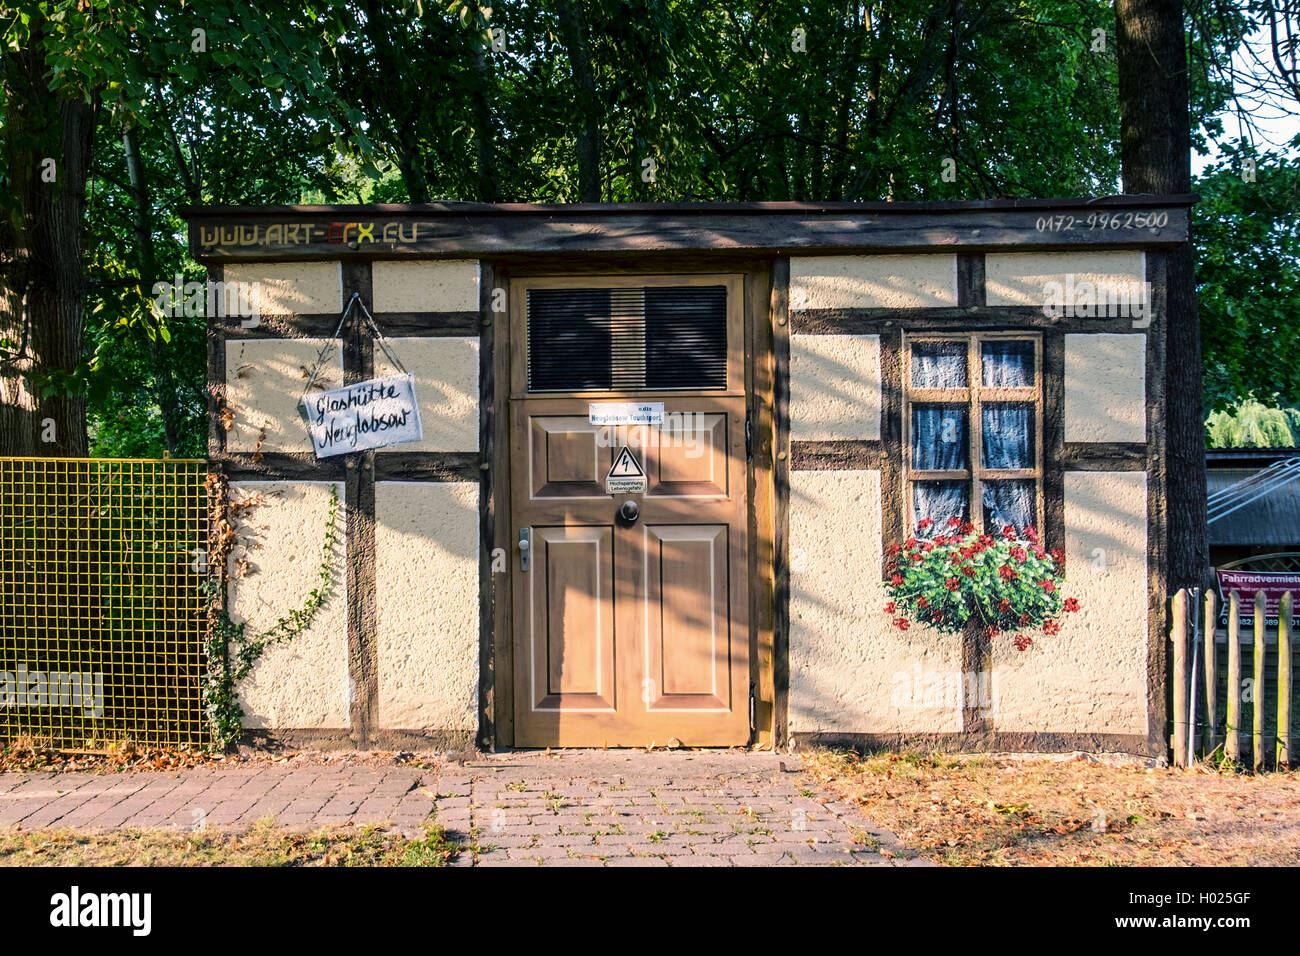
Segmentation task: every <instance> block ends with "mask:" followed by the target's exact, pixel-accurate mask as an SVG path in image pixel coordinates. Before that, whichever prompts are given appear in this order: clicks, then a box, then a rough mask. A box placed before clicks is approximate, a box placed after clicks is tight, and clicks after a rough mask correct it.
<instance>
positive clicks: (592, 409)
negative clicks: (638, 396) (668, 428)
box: [587, 402, 664, 425]
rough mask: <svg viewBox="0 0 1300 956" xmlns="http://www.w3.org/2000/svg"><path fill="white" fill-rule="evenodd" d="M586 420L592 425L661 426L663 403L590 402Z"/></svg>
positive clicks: (662, 421)
mask: <svg viewBox="0 0 1300 956" xmlns="http://www.w3.org/2000/svg"><path fill="white" fill-rule="evenodd" d="M587 420H588V421H589V422H590V423H591V424H592V425H662V424H663V423H664V403H663V402H591V403H589V404H588V405H587Z"/></svg>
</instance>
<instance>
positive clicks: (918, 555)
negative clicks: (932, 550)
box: [908, 551, 925, 564]
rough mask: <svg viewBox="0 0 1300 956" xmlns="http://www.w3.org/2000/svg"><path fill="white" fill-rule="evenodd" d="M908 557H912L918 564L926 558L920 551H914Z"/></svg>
mask: <svg viewBox="0 0 1300 956" xmlns="http://www.w3.org/2000/svg"><path fill="white" fill-rule="evenodd" d="M908 557H909V558H911V559H912V560H913V561H915V562H916V563H917V564H920V563H921V562H922V561H924V560H925V555H924V554H922V553H921V552H920V551H913V552H912V553H911V554H909V555H908Z"/></svg>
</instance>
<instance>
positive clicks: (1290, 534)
mask: <svg viewBox="0 0 1300 956" xmlns="http://www.w3.org/2000/svg"><path fill="white" fill-rule="evenodd" d="M1262 470H1263V469H1260V468H1215V467H1210V468H1209V469H1208V470H1207V471H1206V485H1207V488H1206V492H1207V494H1211V495H1212V494H1215V493H1216V492H1219V491H1222V490H1223V489H1224V488H1227V487H1228V486H1229V485H1232V484H1235V483H1236V482H1238V481H1241V480H1242V479H1243V478H1249V477H1250V476H1251V475H1254V474H1258V473H1259V472H1260V471H1262ZM1210 544H1212V545H1218V544H1223V545H1227V544H1234V545H1235V544H1240V545H1277V546H1279V550H1286V549H1291V548H1300V481H1293V482H1291V483H1290V484H1287V485H1284V486H1283V487H1281V488H1279V489H1277V490H1276V491H1274V492H1272V493H1271V494H1268V495H1265V496H1264V497H1262V498H1260V499H1259V500H1258V501H1253V502H1251V503H1250V504H1248V505H1246V506H1245V507H1244V508H1241V509H1239V510H1237V511H1234V512H1233V513H1232V514H1230V515H1227V516H1226V517H1224V518H1220V519H1219V520H1218V521H1215V522H1213V523H1212V524H1211V525H1210Z"/></svg>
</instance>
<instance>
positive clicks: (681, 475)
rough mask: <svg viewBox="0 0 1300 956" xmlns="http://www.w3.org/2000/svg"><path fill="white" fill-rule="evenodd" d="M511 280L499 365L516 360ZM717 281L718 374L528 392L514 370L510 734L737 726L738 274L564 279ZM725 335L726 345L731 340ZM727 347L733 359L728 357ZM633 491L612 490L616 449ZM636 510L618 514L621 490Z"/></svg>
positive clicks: (691, 739)
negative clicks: (647, 408) (626, 421)
mask: <svg viewBox="0 0 1300 956" xmlns="http://www.w3.org/2000/svg"><path fill="white" fill-rule="evenodd" d="M556 281H558V280H522V279H521V280H516V284H517V286H518V288H516V289H515V290H514V291H513V292H512V295H511V301H512V303H514V304H516V307H517V309H518V311H519V314H518V316H517V317H516V318H517V321H516V322H514V323H512V332H513V333H514V335H513V336H512V341H513V342H514V343H515V347H514V348H512V355H513V358H512V365H514V366H520V365H523V364H524V363H526V361H527V349H526V345H525V344H524V343H525V342H526V323H525V321H524V308H525V306H524V304H523V303H524V299H525V297H524V295H523V294H522V293H523V292H524V291H525V290H526V289H527V288H536V287H538V285H539V284H543V283H547V282H550V283H554V282H556ZM705 281H710V282H713V283H715V284H719V283H722V284H725V285H726V286H727V288H728V297H727V298H728V302H727V310H728V327H729V332H728V340H729V344H728V350H729V355H728V372H727V387H726V388H725V389H711V390H707V391H705V390H701V391H695V392H688V391H681V390H677V391H671V392H670V391H658V392H655V391H644V390H641V391H613V390H607V391H601V392H594V391H587V392H582V393H572V394H566V395H562V396H561V395H555V394H554V393H547V394H537V393H529V392H528V391H527V388H526V383H527V375H526V373H525V371H524V370H523V369H522V368H518V367H516V368H513V369H512V375H511V378H512V395H513V396H514V397H512V399H511V402H510V427H511V435H512V442H511V516H512V517H511V520H512V524H513V534H512V540H513V541H514V542H515V543H516V544H518V542H519V540H520V532H521V531H523V532H526V534H527V535H528V537H529V547H528V549H527V550H528V552H529V559H528V564H529V569H528V570H527V571H522V570H521V559H520V550H519V549H518V548H516V551H515V555H514V557H513V560H514V562H515V565H514V574H512V578H513V579H514V581H515V588H514V662H515V665H514V670H515V743H516V745H517V746H524V747H540V746H561V747H600V746H610V747H622V746H648V745H650V744H657V745H659V746H664V745H669V744H671V743H672V742H673V741H674V740H676V741H679V742H680V743H681V744H683V745H685V746H728V745H733V744H743V743H745V742H747V740H748V739H749V733H750V728H749V628H748V614H747V608H748V590H747V586H748V578H747V570H746V568H747V551H746V549H747V546H748V542H747V540H746V538H747V534H746V528H747V508H746V481H747V471H746V469H747V463H746V447H745V445H746V443H745V411H746V404H745V395H744V365H743V361H744V359H743V356H744V351H743V345H742V335H743V328H744V316H743V300H742V298H741V295H740V289H739V285H740V282H739V279H737V278H733V277H716V276H713V277H697V276H670V277H650V278H646V277H639V278H636V279H624V278H619V279H612V278H611V279H599V278H593V277H589V276H588V277H582V278H575V279H567V280H563V282H564V283H565V284H566V285H570V286H582V287H589V286H592V285H593V284H596V283H599V282H609V283H611V284H619V285H628V284H638V283H639V284H641V285H647V284H649V283H651V282H662V283H665V284H673V283H675V284H679V285H684V284H689V283H696V282H698V283H703V282H705ZM733 349H734V350H735V353H736V354H735V355H734V356H733V355H732V354H730V352H731V350H733ZM733 358H734V362H733V361H732V359H733ZM632 400H635V401H654V402H662V403H663V405H664V423H663V425H662V426H649V425H619V426H597V425H593V424H591V423H590V421H589V405H590V404H591V403H592V402H607V401H632ZM624 447H627V448H629V449H630V450H631V451H632V453H633V455H634V456H635V458H636V460H637V462H638V464H640V465H641V467H642V468H643V469H644V471H645V473H646V478H647V487H646V491H645V493H644V494H607V493H606V491H605V476H606V473H607V472H608V471H609V469H610V466H611V465H612V464H613V463H614V461H615V459H616V457H617V456H618V455H619V453H620V451H621V449H622V448H624ZM628 501H631V502H635V503H636V505H637V507H638V509H639V515H638V516H637V517H636V519H635V521H632V522H630V523H629V522H628V521H626V520H622V521H620V520H619V518H618V514H619V511H620V508H621V507H622V506H623V504H624V503H625V502H628Z"/></svg>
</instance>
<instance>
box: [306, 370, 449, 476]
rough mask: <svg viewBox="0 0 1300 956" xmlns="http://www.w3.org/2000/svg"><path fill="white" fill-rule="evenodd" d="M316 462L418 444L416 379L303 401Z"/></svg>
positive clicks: (382, 381) (380, 381) (376, 381)
mask: <svg viewBox="0 0 1300 956" xmlns="http://www.w3.org/2000/svg"><path fill="white" fill-rule="evenodd" d="M302 405H303V408H304V409H305V410H306V412H307V429H308V431H309V432H310V433H311V444H312V448H313V450H314V451H315V452H316V457H317V458H329V457H330V456H331V455H344V454H347V453H348V452H352V451H365V450H366V449H368V448H383V447H385V446H387V445H400V444H402V443H403V442H408V441H419V440H420V439H421V438H422V437H423V435H424V429H423V428H422V427H421V425H420V406H419V405H418V404H417V403H416V400H415V376H414V375H388V376H386V377H384V378H372V379H370V380H368V381H365V382H357V383H356V384H355V385H345V386H343V387H342V388H335V389H331V390H330V391H328V392H309V393H307V394H306V395H304V396H303V397H302Z"/></svg>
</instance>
